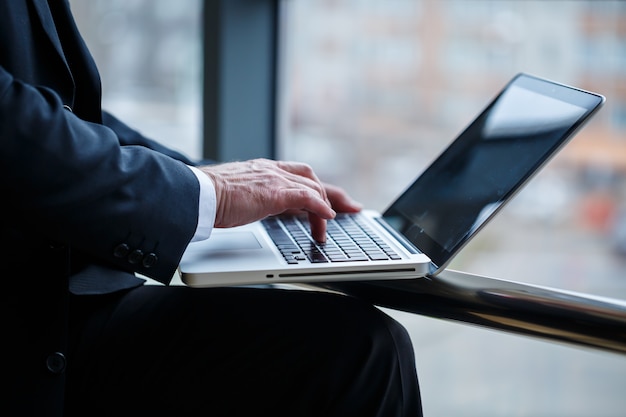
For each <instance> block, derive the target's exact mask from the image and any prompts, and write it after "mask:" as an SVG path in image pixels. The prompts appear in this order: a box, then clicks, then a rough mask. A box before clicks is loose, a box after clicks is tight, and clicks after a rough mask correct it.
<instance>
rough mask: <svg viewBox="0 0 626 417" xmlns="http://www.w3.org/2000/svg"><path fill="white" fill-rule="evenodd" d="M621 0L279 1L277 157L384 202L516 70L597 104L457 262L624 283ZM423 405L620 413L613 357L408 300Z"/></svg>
mask: <svg viewBox="0 0 626 417" xmlns="http://www.w3.org/2000/svg"><path fill="white" fill-rule="evenodd" d="M625 27H626V3H624V2H619V1H592V0H589V1H522V0H520V1H508V2H501V1H493V0H472V1H467V0H448V1H436V0H386V1H384V2H382V1H319V0H290V1H283V15H282V35H283V36H282V38H281V42H282V45H281V47H282V50H283V55H282V61H281V70H282V71H281V74H282V78H281V80H280V85H281V106H280V109H281V112H280V114H279V126H280V134H281V135H280V142H279V147H278V149H279V151H280V153H279V156H280V157H281V158H284V159H295V160H303V161H306V162H308V163H310V164H311V165H312V166H313V167H314V168H315V169H316V170H317V172H318V174H319V175H320V177H321V178H323V179H325V180H327V181H330V182H335V183H338V184H340V185H342V186H344V187H345V188H346V189H347V190H349V191H350V192H351V193H352V194H353V195H354V196H355V197H356V198H357V199H358V200H360V201H361V202H363V203H364V204H365V205H366V206H369V207H372V208H375V209H379V210H383V209H384V208H385V207H386V205H387V204H388V203H389V202H390V201H392V199H394V198H395V197H396V196H397V195H398V194H399V193H400V192H401V191H402V190H403V189H404V187H405V186H407V185H408V184H409V182H410V181H411V180H412V179H413V178H414V177H415V176H417V175H418V174H419V172H420V171H421V170H422V169H423V168H425V167H426V165H427V164H428V163H429V162H430V160H431V159H432V158H434V157H435V156H436V155H437V154H438V153H439V152H440V151H441V150H443V148H444V147H445V146H446V145H447V144H448V143H449V142H450V141H452V140H453V139H454V138H455V137H456V135H457V134H458V133H460V131H461V130H462V129H463V128H464V127H465V126H466V125H467V124H468V123H469V122H470V121H471V120H472V119H473V117H474V116H475V115H476V114H477V113H478V112H479V111H480V110H481V109H482V108H483V107H484V106H485V105H486V104H487V102H488V101H489V100H490V98H491V97H492V96H493V95H494V94H495V93H496V92H497V91H498V90H499V89H500V88H501V87H502V86H503V85H504V84H505V83H506V82H507V81H508V79H509V78H511V77H512V76H513V75H514V74H515V73H517V72H519V71H524V72H529V73H534V74H537V75H540V76H544V77H546V78H550V79H554V80H556V81H560V82H563V83H566V84H572V85H576V86H579V87H582V88H585V89H588V90H592V91H597V92H599V93H602V94H603V95H605V96H606V97H607V103H606V105H605V107H604V108H603V109H602V110H601V111H600V112H599V113H598V114H597V115H596V117H595V118H594V119H593V120H592V121H591V122H590V123H589V124H588V125H587V126H586V127H585V128H584V129H583V130H582V131H580V132H579V134H578V135H577V136H576V137H575V138H574V139H573V140H572V142H570V143H569V144H568V145H567V147H566V148H565V149H564V150H563V151H562V152H561V153H560V154H559V155H558V156H557V157H556V158H555V159H554V160H553V161H551V162H550V164H549V165H548V166H547V167H546V168H544V170H543V171H542V172H541V173H540V174H539V175H538V176H537V177H536V178H535V179H533V181H532V182H531V183H530V184H529V185H528V186H527V187H526V188H525V189H524V190H523V191H522V192H521V193H520V194H519V195H518V196H517V197H516V198H515V199H514V200H513V202H511V203H510V204H509V205H508V206H507V207H506V208H505V209H504V210H503V211H502V212H501V213H500V214H499V215H498V216H497V218H496V219H495V220H494V221H493V222H492V223H490V224H489V225H488V226H487V227H486V228H485V229H484V230H483V231H482V232H481V233H480V234H479V235H478V237H477V239H476V240H475V241H474V242H473V243H471V244H470V245H469V246H467V247H466V248H465V249H464V250H463V251H462V253H461V254H460V255H459V256H458V257H457V259H456V260H455V261H454V262H453V264H452V266H451V268H452V269H459V270H463V271H467V272H472V273H476V274H481V275H486V276H491V277H497V278H501V279H507V280H512V281H518V282H525V283H530V284H536V285H542V286H549V287H554V288H561V289H567V290H572V291H577V292H582V293H588V294H595V295H599V296H609V297H616V298H621V299H626V280H625V279H624V277H626V237H625V236H626V128H625V124H624V122H623V120H624V107H625V106H624V103H625V101H626V71H624V53H623V52H624V51H623V49H624V47H623V45H625V44H626V31H625V30H624V28H625ZM392 314H394V315H395V316H396V317H398V318H399V319H400V320H401V321H402V322H403V323H404V324H405V326H406V327H407V328H408V329H409V332H410V333H411V336H412V338H413V339H414V341H415V349H416V357H417V363H418V373H419V375H420V383H421V387H422V394H423V401H424V410H425V415H435V416H446V415H458V416H472V415H480V416H508V415H520V416H527V415H528V416H531V415H549V416H587V415H594V416H618V415H621V414H623V410H624V409H626V399H625V398H624V396H623V394H622V393H621V391H622V388H621V387H623V385H624V383H625V382H626V364H625V363H624V360H623V358H622V357H619V356H616V355H612V354H606V353H601V352H596V351H586V350H580V349H574V348H571V347H566V346H561V345H557V344H550V343H545V342H542V341H537V340H533V339H528V338H523V337H518V336H511V335H507V334H504V333H501V332H494V331H491V330H485V329H476V328H473V327H469V326H466V325H462V324H454V323H450V322H441V321H438V320H434V319H430V318H424V317H419V316H415V315H410V314H398V313H392Z"/></svg>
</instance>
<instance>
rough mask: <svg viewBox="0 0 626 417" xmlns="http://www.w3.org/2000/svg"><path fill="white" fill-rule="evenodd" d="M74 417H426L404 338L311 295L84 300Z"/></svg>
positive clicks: (71, 391) (332, 300)
mask: <svg viewBox="0 0 626 417" xmlns="http://www.w3.org/2000/svg"><path fill="white" fill-rule="evenodd" d="M70 317H71V321H70V336H71V338H70V341H71V343H70V350H69V358H68V369H67V389H66V415H67V416H81V417H84V416H125V415H128V416H155V415H158V416H245V417H251V416H274V417H277V416H290V417H295V416H341V417H348V416H381V417H382V416H384V417H390V416H418V415H421V400H420V393H419V388H418V382H417V375H416V371H415V362H414V353H413V349H412V346H411V342H410V340H409V337H408V334H407V333H406V331H405V329H404V328H403V327H402V326H401V325H400V324H399V323H397V322H396V321H394V320H393V319H392V318H390V317H389V316H387V315H385V314H384V313H383V312H381V311H380V310H378V309H376V308H375V307H373V306H371V305H369V304H367V303H364V302H362V301H360V300H357V299H354V298H351V297H346V296H341V295H335V294H328V293H319V292H312V291H295V290H278V289H259V288H219V289H218V288H216V289H192V288H187V287H163V286H143V287H139V288H136V289H133V290H130V291H127V292H124V293H120V294H109V295H99V296H73V298H72V300H71V303H70Z"/></svg>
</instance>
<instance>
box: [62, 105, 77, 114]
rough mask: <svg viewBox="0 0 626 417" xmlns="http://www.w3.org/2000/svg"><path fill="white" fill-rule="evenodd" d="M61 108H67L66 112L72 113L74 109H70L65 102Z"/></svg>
mask: <svg viewBox="0 0 626 417" xmlns="http://www.w3.org/2000/svg"><path fill="white" fill-rule="evenodd" d="M63 108H64V109H65V110H67V111H68V112H70V113H74V111H73V110H72V108H71V107H70V106H68V105H67V104H64V105H63Z"/></svg>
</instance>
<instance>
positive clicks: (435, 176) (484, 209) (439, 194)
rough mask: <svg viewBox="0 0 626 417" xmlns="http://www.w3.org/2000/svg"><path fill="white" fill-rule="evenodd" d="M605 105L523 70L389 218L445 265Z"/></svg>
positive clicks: (393, 207)
mask: <svg viewBox="0 0 626 417" xmlns="http://www.w3.org/2000/svg"><path fill="white" fill-rule="evenodd" d="M602 102H603V97H601V96H599V95H595V94H591V93H586V94H581V92H580V91H578V90H575V89H572V88H571V87H565V86H562V85H559V84H555V83H550V82H546V80H540V79H537V78H534V77H531V76H528V75H524V74H520V75H518V76H517V77H515V78H514V79H513V80H512V81H511V82H510V83H509V86H508V88H505V89H504V90H503V91H502V93H501V94H500V95H499V96H497V97H496V98H495V99H494V100H493V101H492V102H491V103H490V105H489V106H488V107H487V108H486V109H485V110H484V111H483V113H481V114H480V116H479V117H478V118H476V119H475V120H474V122H472V124H471V125H470V126H469V127H468V128H467V129H466V130H465V131H464V132H463V133H461V135H459V137H458V138H457V139H456V140H455V141H454V142H453V143H452V144H451V145H450V146H449V148H448V149H447V150H446V151H445V152H443V153H442V154H441V155H440V157H439V158H438V159H436V160H435V161H434V162H433V163H432V164H431V165H430V166H429V167H428V169H427V170H426V171H425V172H424V173H422V174H421V175H420V177H419V178H418V179H417V180H416V181H415V182H414V183H413V184H412V185H411V186H410V187H409V188H408V189H407V191H406V192H405V193H404V194H402V196H401V197H400V198H399V199H398V200H397V201H396V202H394V203H393V204H392V205H391V206H390V207H389V208H388V209H387V210H386V211H385V212H384V213H383V219H384V220H385V221H386V222H387V223H388V224H389V225H391V226H392V227H393V228H394V229H395V230H396V231H397V232H399V233H400V234H402V235H403V236H404V237H406V238H407V239H408V240H409V241H411V242H412V243H413V245H414V246H415V247H417V248H419V249H420V250H421V251H423V252H425V253H427V254H428V256H429V257H430V258H431V260H432V261H433V263H434V265H435V267H436V269H440V268H442V267H443V266H445V265H446V264H447V263H448V262H449V260H450V259H451V258H452V257H453V256H454V255H455V254H456V253H457V252H458V251H459V250H460V249H461V248H462V247H463V246H464V245H465V243H466V242H467V241H468V240H469V239H470V238H471V237H472V236H473V235H474V234H475V233H476V232H477V231H478V230H479V229H480V228H481V226H482V225H483V224H485V222H486V221H487V220H488V219H489V218H491V217H492V216H493V215H494V214H495V213H496V212H497V211H498V209H499V208H500V207H501V206H502V204H503V203H504V202H505V201H508V200H509V199H510V197H511V196H512V194H514V193H515V192H516V191H517V190H518V189H519V188H520V187H521V186H522V185H523V184H524V183H525V182H526V181H528V179H530V177H532V175H533V174H534V173H536V172H537V171H538V169H539V168H540V167H541V166H542V165H543V164H544V163H545V162H546V161H547V160H549V159H550V157H551V156H553V155H554V154H555V153H556V152H557V150H558V149H559V148H561V146H563V145H564V143H565V142H567V140H568V139H569V138H571V137H572V136H573V133H574V131H575V130H576V129H578V128H579V127H580V125H581V124H582V123H583V121H584V120H586V119H588V117H589V116H590V114H591V113H592V112H593V111H595V110H596V109H597V108H598V107H599V106H600V104H602Z"/></svg>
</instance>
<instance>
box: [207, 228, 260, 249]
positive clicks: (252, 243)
mask: <svg viewBox="0 0 626 417" xmlns="http://www.w3.org/2000/svg"><path fill="white" fill-rule="evenodd" d="M206 243H207V245H206V246H205V247H204V249H207V250H214V251H219V252H224V251H231V250H249V249H261V244H260V243H259V241H258V239H257V238H256V236H255V235H254V233H252V232H232V233H224V234H219V233H215V234H214V235H213V236H211V237H210V238H209V239H208V241H207V242H206Z"/></svg>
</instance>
